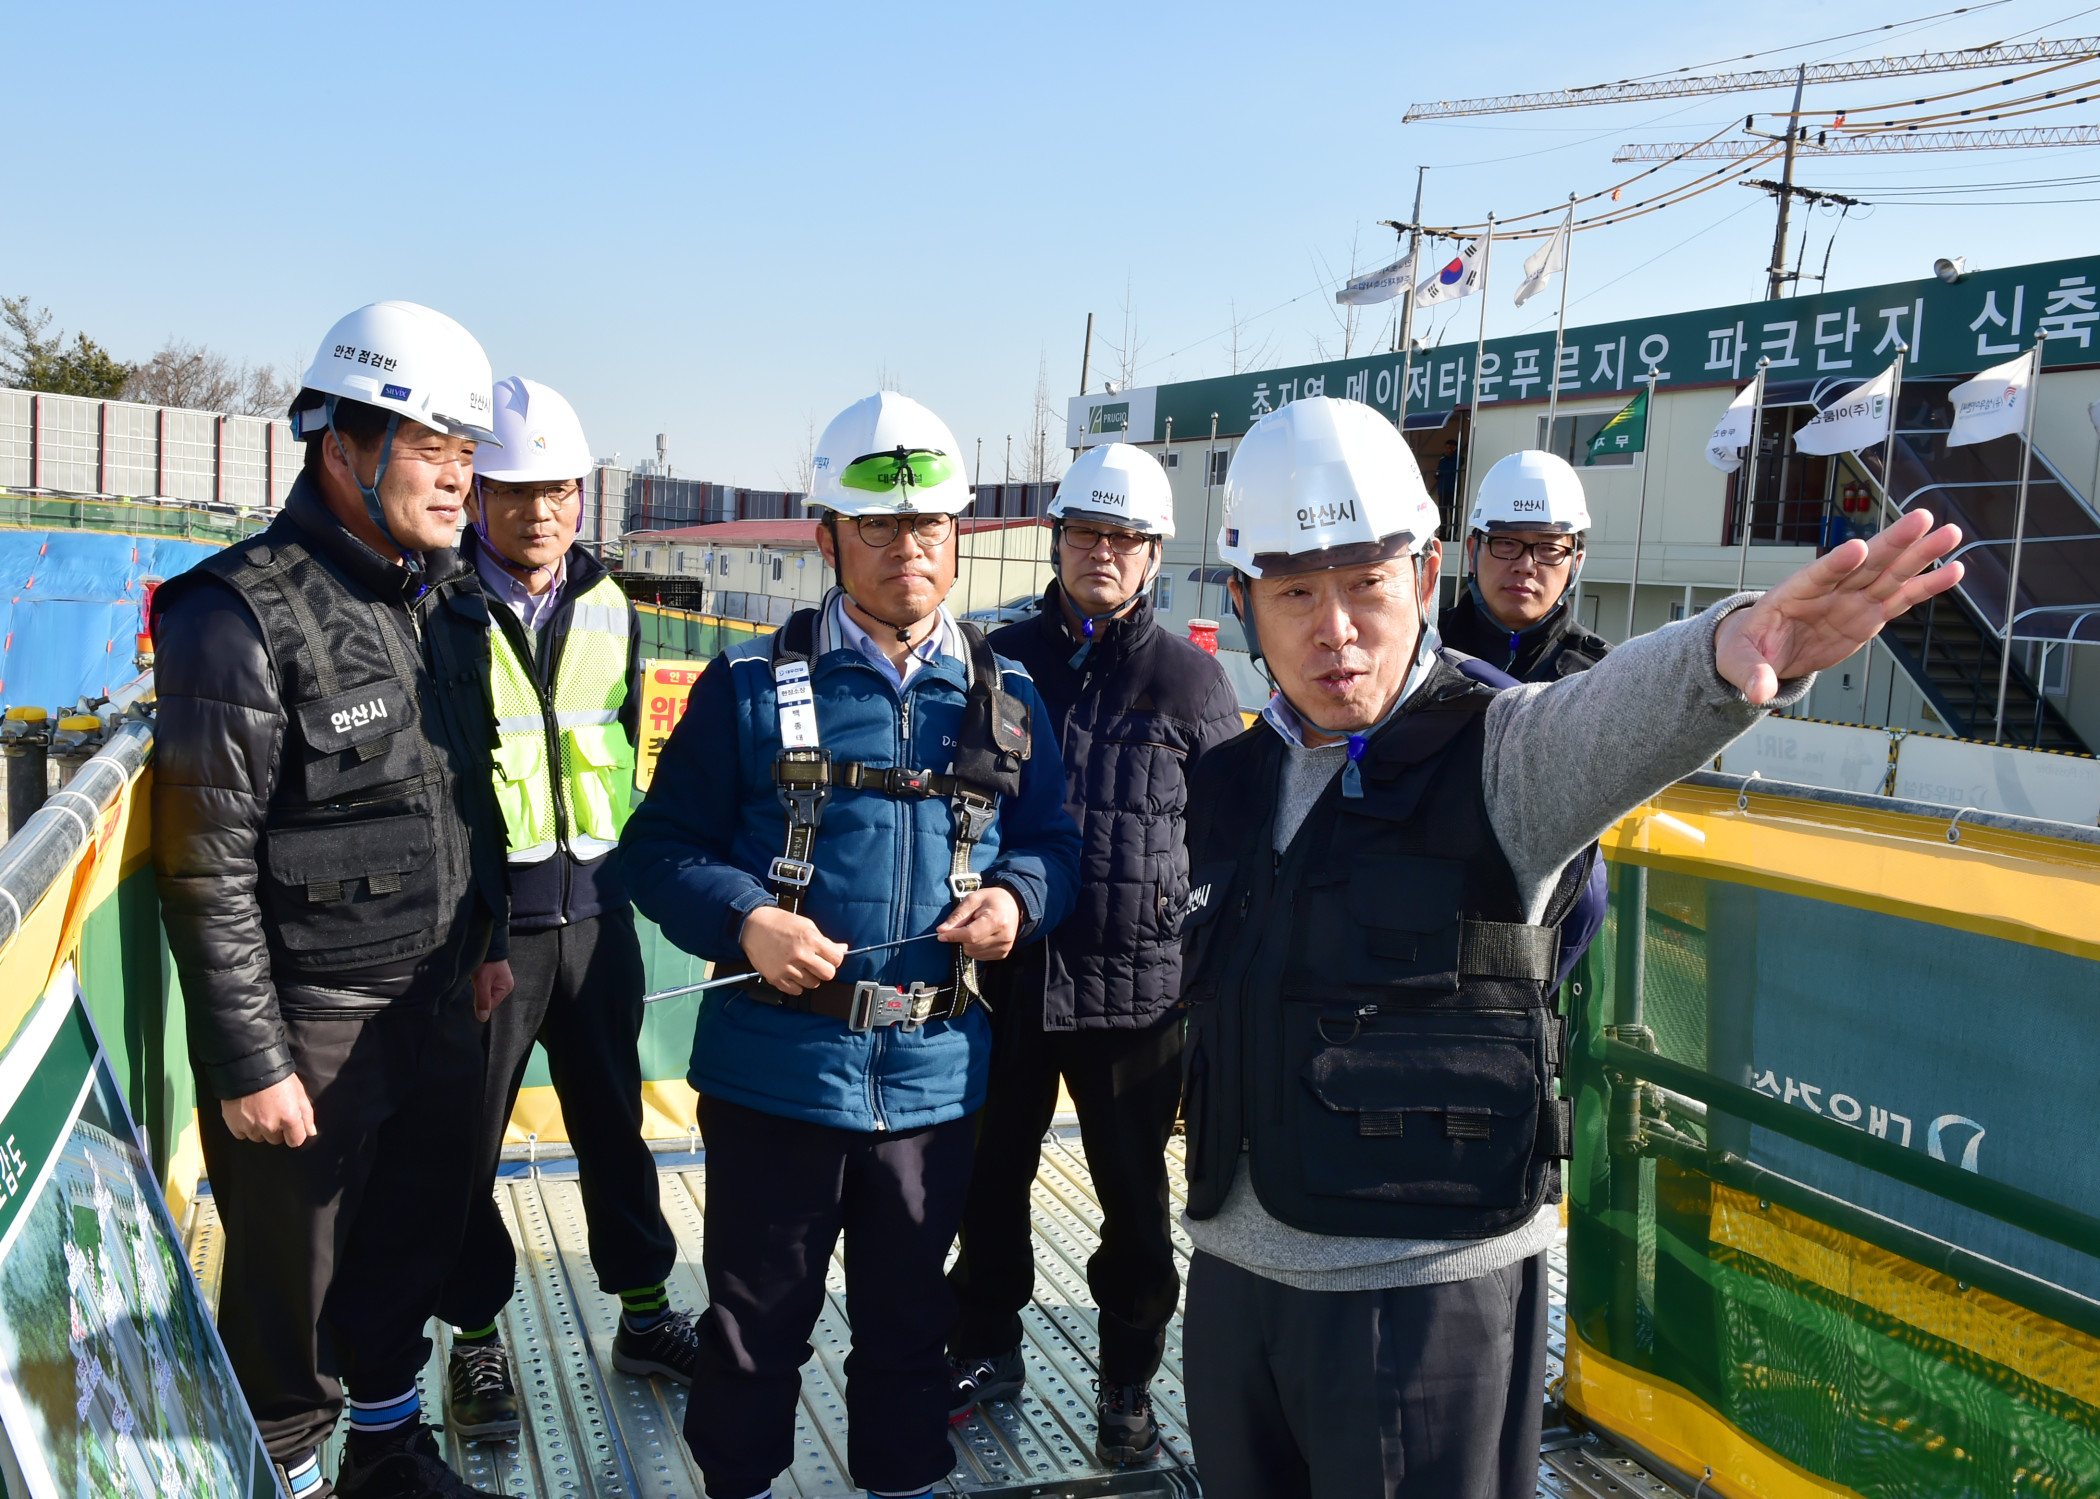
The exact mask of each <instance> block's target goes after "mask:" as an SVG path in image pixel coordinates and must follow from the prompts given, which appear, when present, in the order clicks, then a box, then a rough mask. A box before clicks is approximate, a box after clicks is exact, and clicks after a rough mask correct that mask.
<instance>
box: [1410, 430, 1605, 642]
mask: <svg viewBox="0 0 2100 1499" xmlns="http://www.w3.org/2000/svg"><path fill="white" fill-rule="evenodd" d="M1589 529H1590V506H1589V498H1588V496H1586V495H1585V494H1584V493H1583V490H1582V479H1581V477H1580V476H1579V475H1578V474H1577V473H1576V472H1575V470H1574V469H1573V468H1571V467H1570V466H1569V464H1568V462H1567V460H1566V459H1564V458H1560V457H1556V456H1555V455H1554V454H1552V453H1541V452H1539V451H1537V450H1536V449H1531V450H1527V451H1525V452H1521V453H1511V454H1510V455H1509V456H1508V457H1507V458H1504V459H1502V460H1500V461H1499V462H1497V463H1496V464H1495V466H1494V467H1493V468H1491V469H1489V470H1488V471H1487V473H1485V474H1484V475H1482V476H1481V480H1480V493H1479V495H1478V496H1477V497H1476V498H1475V499H1474V501H1473V513H1472V514H1471V515H1470V516H1469V517H1468V518H1467V520H1466V588H1465V592H1464V593H1463V594H1461V595H1460V596H1459V600H1458V603H1457V604H1456V605H1454V606H1453V607H1452V608H1449V609H1446V610H1444V611H1443V613H1441V614H1440V615H1438V616H1437V622H1436V627H1437V631H1438V633H1440V634H1441V635H1442V636H1443V637H1444V644H1445V645H1448V646H1450V647H1451V648H1452V649H1453V650H1456V651H1464V652H1465V653H1466V654H1467V655H1469V656H1477V657H1479V658H1480V659H1481V660H1483V661H1485V662H1487V663H1488V664H1489V665H1490V666H1494V667H1498V668H1500V669H1501V670H1503V671H1505V672H1507V673H1509V675H1511V676H1513V677H1515V678H1516V679H1517V680H1518V681H1520V682H1551V681H1556V680H1558V679H1559V678H1561V677H1566V676H1573V675H1574V674H1575V673H1576V672H1578V671H1588V670H1589V669H1590V668H1591V667H1592V666H1595V665H1596V664H1597V663H1598V662H1599V661H1602V660H1603V659H1604V653H1605V652H1606V651H1608V650H1610V649H1611V646H1610V645H1609V644H1608V643H1607V642H1606V641H1605V639H1604V637H1603V636H1601V635H1598V634H1595V633H1594V632H1592V631H1590V630H1586V629H1584V628H1583V626H1582V621H1581V620H1580V619H1578V618H1577V617H1576V614H1575V608H1576V604H1577V601H1578V590H1577V589H1576V586H1575V584H1576V580H1577V579H1579V578H1580V577H1581V575H1582V548H1583V541H1584V539H1585V536H1586V533H1587V532H1588V531H1589Z"/></svg>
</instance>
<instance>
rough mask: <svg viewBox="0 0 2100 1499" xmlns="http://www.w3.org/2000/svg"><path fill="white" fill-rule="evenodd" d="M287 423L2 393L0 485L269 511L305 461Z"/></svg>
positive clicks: (38, 394) (80, 398) (279, 501)
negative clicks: (244, 507)
mask: <svg viewBox="0 0 2100 1499" xmlns="http://www.w3.org/2000/svg"><path fill="white" fill-rule="evenodd" d="M303 456H304V455H303V454H302V453H301V451H300V449H299V445H298V444H297V443H296V442H294V441H293V440H292V427H291V423H290V422H286V421H278V420H274V419H272V418H268V417H259V416H225V415H222V414H220V413H218V412H215V411H184V410H180V409H178V408H176V407H172V406H139V405H134V404H132V403H131V402H128V401H95V400H90V399H87V398H86V397H83V396H57V395H47V394H44V393H41V392H38V391H29V390H0V488H4V489H14V490H39V491H43V492H46V493H51V494H73V495H124V496H130V497H135V498H148V497H150V498H157V499H170V500H189V501H193V502H196V503H200V504H216V505H233V506H247V507H249V508H251V509H263V508H269V507H273V506H277V505H281V504H283V503H284V498H285V496H286V495H287V494H289V493H291V488H292V481H293V480H294V479H296V478H297V477H298V475H299V465H300V462H301V460H302V458H303Z"/></svg>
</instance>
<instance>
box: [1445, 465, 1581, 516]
mask: <svg viewBox="0 0 2100 1499" xmlns="http://www.w3.org/2000/svg"><path fill="white" fill-rule="evenodd" d="M1589 528H1590V501H1589V496H1588V495H1586V494H1584V493H1583V492H1582V480H1581V478H1580V477H1579V476H1578V475H1577V474H1576V472H1575V470H1574V469H1572V468H1570V467H1569V466H1568V461H1567V460H1566V459H1565V458H1559V457H1556V456H1554V455H1553V454H1551V453H1542V452H1540V451H1539V450H1538V449H1536V448H1527V449H1526V450H1525V451H1523V452H1521V453H1512V454H1510V455H1509V456H1508V457H1507V458H1504V459H1502V460H1501V461H1500V462H1498V463H1497V464H1496V465H1495V466H1494V467H1493V468H1491V469H1489V470H1488V471H1487V473H1486V474H1485V475H1483V476H1482V477H1481V480H1480V493H1479V494H1477V495H1475V496H1474V497H1473V514H1472V515H1471V516H1470V517H1469V518H1468V519H1467V521H1466V529H1467V530H1468V531H1565V532H1571V533H1579V532H1583V531H1587V530H1588V529H1589Z"/></svg>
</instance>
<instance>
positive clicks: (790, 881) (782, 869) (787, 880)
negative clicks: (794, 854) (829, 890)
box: [766, 855, 817, 890]
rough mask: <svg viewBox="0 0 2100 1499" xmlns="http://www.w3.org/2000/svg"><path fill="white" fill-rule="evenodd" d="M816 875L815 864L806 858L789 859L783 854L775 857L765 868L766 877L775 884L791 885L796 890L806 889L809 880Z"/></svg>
mask: <svg viewBox="0 0 2100 1499" xmlns="http://www.w3.org/2000/svg"><path fill="white" fill-rule="evenodd" d="M816 877H817V866H816V865H814V864H812V863H810V862H809V860H807V859H790V858H788V857H786V856H785V855H782V856H781V857H779V858H777V859H775V860H774V861H773V862H772V863H771V864H770V865H768V866H767V868H766V878H767V879H769V880H771V881H773V883H774V884H776V885H791V886H793V887H794V888H795V889H797V890H807V889H808V888H809V882H810V881H811V880H813V879H815V878H816Z"/></svg>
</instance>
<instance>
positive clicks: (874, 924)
mask: <svg viewBox="0 0 2100 1499" xmlns="http://www.w3.org/2000/svg"><path fill="white" fill-rule="evenodd" d="M771 644H772V643H771V641H770V640H769V639H766V638H761V639H758V640H755V641H751V642H748V643H747V644H744V645H740V646H738V647H737V648H736V649H735V650H732V651H730V652H729V653H728V654H726V655H723V656H718V657H716V658H715V660H714V661H713V662H712V663H711V664H710V665H709V666H708V668H707V670H706V671H705V672H703V673H702V674H701V677H700V680H699V681H698V682H697V683H695V684H694V686H693V689H692V695H691V698H690V699H689V701H688V702H687V705H686V712H685V716H684V717H683V718H681V719H680V720H679V722H678V726H677V728H676V729H674V730H673V731H672V733H671V737H670V740H669V742H668V743H667V744H666V745H665V746H664V749H663V754H662V756H661V758H660V759H659V761H658V763H657V767H656V774H655V777H654V779H653V781H652V782H651V785H650V790H649V796H648V798H647V800H645V801H644V802H643V803H642V805H641V806H640V808H638V809H637V810H636V812H635V813H634V815H633V817H632V818H631V819H630V820H629V821H628V823H627V826H626V829H625V831H624V833H623V834H622V836H621V839H620V848H619V851H618V853H617V854H616V855H615V857H616V858H617V859H618V861H619V865H620V874H621V878H622V880H623V883H624V884H625V885H626V887H627V889H628V890H629V892H631V895H632V898H633V900H634V903H635V905H636V906H637V907H638V908H639V909H640V910H641V911H642V912H643V914H645V915H646V916H648V917H649V919H650V920H652V921H654V922H655V923H656V924H657V925H658V926H659V927H661V928H662V929H663V933H664V935H665V936H666V937H668V938H670V940H671V941H672V942H674V943H676V944H677V945H678V946H679V947H681V948H683V949H684V950H685V951H687V952H689V953H692V954H694V955H695V956H697V957H701V958H706V959H708V960H710V961H712V962H717V963H719V962H724V961H741V960H742V956H743V954H742V950H741V949H740V948H739V947H738V944H737V935H738V932H739V931H740V929H741V928H742V926H743V921H744V917H745V916H746V915H748V914H749V913H750V912H751V911H752V910H753V909H755V908H756V907H758V906H762V905H770V904H773V896H772V893H771V891H770V889H769V887H768V886H767V884H766V882H765V878H764V874H765V870H766V868H767V866H768V865H769V864H770V863H771V862H772V860H773V859H774V857H775V856H777V855H778V854H780V853H781V852H782V851H783V849H784V848H785V846H786V841H787V814H786V812H785V811H784V810H783V808H782V807H781V804H780V799H779V797H778V795H777V794H776V793H775V791H774V788H773V780H772V773H773V760H774V757H775V755H777V754H778V752H779V750H780V729H779V715H778V712H777V710H776V708H775V705H774V700H773V674H772V668H771V664H770V650H771ZM999 666H1000V669H1001V676H1002V682H1003V685H1004V687H1005V690H1006V691H1007V692H1009V693H1011V694H1012V695H1014V696H1015V697H1018V698H1020V699H1021V700H1023V701H1024V702H1025V703H1026V704H1027V705H1028V708H1029V712H1030V714H1031V716H1032V721H1033V723H1034V724H1035V725H1036V728H1035V732H1034V735H1033V738H1034V752H1033V754H1032V755H1031V757H1030V758H1029V759H1028V760H1026V761H1025V762H1023V766H1022V771H1021V789H1020V793H1019V795H1018V796H1015V797H1011V798H1007V799H1004V800H1002V802H1001V803H1000V807H999V815H998V818H997V819H996V821H995V822H994V824H993V826H992V830H991V831H990V832H989V833H988V834H987V835H986V836H985V837H984V838H983V839H982V840H981V841H980V842H979V843H978V844H977V846H976V849H975V852H974V855H973V858H972V861H971V862H972V864H973V866H974V867H975V868H976V869H977V870H978V871H979V872H980V873H981V874H983V876H984V877H985V881H986V883H987V884H997V885H1002V886H1004V887H1005V888H1006V889H1008V890H1009V891H1011V892H1012V893H1013V895H1014V898H1015V899H1016V900H1017V901H1018V902H1019V904H1020V907H1021V915H1022V929H1021V940H1022V941H1029V940H1033V939H1034V938H1036V937H1038V936H1040V935H1042V934H1044V933H1047V932H1048V931H1050V930H1051V929H1052V928H1053V927H1055V926H1056V925H1057V924H1058V923H1059V922H1060V921H1062V920H1063V919H1064V918H1065V915H1066V913H1067V912H1069V911H1070V910H1071V908H1072V901H1073V898H1074V894H1075V890H1076V887H1077V884H1078V878H1079V830H1078V828H1077V827H1076V826H1074V825H1073V822H1072V819H1071V817H1070V815H1069V814H1068V813H1067V812H1066V811H1065V772H1064V765H1063V763H1062V761H1061V759H1060V758H1059V756H1058V752H1057V736H1056V734H1055V733H1054V732H1052V731H1051V730H1050V729H1049V727H1048V715H1047V714H1046V712H1045V710H1044V708H1043V705H1042V701H1041V699H1040V698H1039V697H1038V696H1037V695H1036V691H1035V686H1034V684H1033V683H1032V682H1031V681H1030V680H1029V678H1028V675H1027V673H1026V672H1024V671H1022V670H1021V669H1020V668H1019V667H1017V666H1015V665H1014V664H1013V663H1012V662H1011V661H1007V660H1004V659H1003V658H1002V659H1001V660H1000V661H999ZM966 673H967V668H966V667H965V664H964V663H963V662H961V661H959V660H957V659H955V658H954V657H953V656H950V655H947V654H945V653H944V654H942V655H941V656H940V657H939V658H938V659H937V660H935V661H934V662H932V663H931V664H929V665H927V666H924V667H922V668H920V669H919V671H918V672H917V673H916V674H915V675H914V676H913V677H912V678H911V680H910V682H909V683H907V684H906V686H905V689H904V692H903V694H902V695H901V697H900V695H899V694H898V692H897V690H896V688H895V687H894V686H893V685H892V684H891V683H890V681H889V680H888V679H887V678H885V677H884V676H883V674H882V673H881V672H880V671H878V670H877V669H876V668H875V666H874V665H873V664H872V663H871V662H869V661H868V660H867V658H865V657H864V656H862V655H861V654H860V653H859V652H858V651H856V650H853V649H852V648H850V647H841V648H838V649H833V650H827V651H824V652H823V653H822V654H820V655H819V656H818V657H817V658H816V659H815V660H814V661H813V662H812V663H811V665H810V684H811V688H812V691H813V693H814V695H815V698H816V714H817V729H818V733H819V736H820V737H821V740H822V742H823V745H824V747H825V748H826V749H828V750H830V751H831V754H832V757H833V758H834V759H836V760H859V761H862V762H864V763H866V764H869V765H874V766H885V765H898V766H904V767H907V768H911V769H918V770H936V771H945V770H946V769H947V768H948V762H949V760H950V758H951V756H952V753H953V747H954V745H955V742H956V740H955V736H956V733H957V731H958V726H959V724H960V722H961V719H962V712H963V702H964V692H965V689H966V681H967V675H966ZM953 826H954V818H953V815H952V813H951V812H950V810H949V806H948V803H947V801H946V800H945V799H942V798H928V799H925V800H915V799H914V800H900V799H898V798H895V797H890V796H885V795H883V794H882V793H880V792H876V791H848V790H843V789H835V790H834V791H833V792H832V796H831V800H830V803H829V805H827V806H826V807H825V809H824V814H823V822H822V825H821V827H820V829H819V831H818V833H817V837H816V842H815V847H814V850H813V852H812V854H811V862H812V863H813V864H815V865H816V871H817V872H816V878H815V879H814V880H813V881H812V883H811V885H810V887H809V893H808V896H807V898H806V900H805V901H804V903H803V908H802V910H803V914H804V915H806V916H808V917H809V918H810V919H811V920H812V921H814V922H816V924H817V926H818V928H819V929H820V930H821V931H822V932H823V933H824V935H825V936H827V937H829V938H831V939H832V940H833V941H837V942H843V943H845V944H846V945H847V946H848V947H863V946H867V945H870V944H873V943H879V942H894V941H896V940H898V939H899V938H904V937H914V936H918V935H919V934H921V933H925V932H931V931H932V930H933V929H934V927H935V926H937V925H939V923H940V922H941V920H942V919H943V918H944V917H945V916H946V914H947V912H948V909H949V908H950V906H951V905H952V904H953V898H952V897H951V896H950V895H949V893H948V871H949V861H950V857H951V842H950V839H951V836H952V832H953ZM953 953H954V949H953V948H952V947H950V946H949V945H948V944H945V943H941V942H934V941H926V942H915V943H912V944H911V945H909V946H906V947H900V948H892V949H890V950H888V951H886V952H876V953H866V954H861V955H857V956H854V957H849V958H848V959H846V961H845V963H844V964H843V965H842V966H841V967H840V969H839V973H838V977H839V978H841V979H843V980H846V981H848V982H853V981H858V980H862V979H874V980H879V981H880V982H882V983H885V984H899V985H904V984H910V983H913V982H914V981H918V982H924V983H928V984H945V983H947V982H948V981H949V979H950V977H951V973H952V964H953ZM990 1059H991V1028H990V1027H989V1026H988V1025H987V1024H986V1023H985V1018H984V1016H983V1015H982V1014H981V1013H980V1012H979V1011H978V1010H977V1009H975V1008H972V1009H971V1010H970V1011H969V1012H968V1013H967V1014H965V1015H964V1016H963V1017H962V1018H961V1019H959V1020H954V1021H933V1022H931V1023H929V1024H927V1025H925V1026H923V1027H921V1028H919V1029H917V1030H905V1029H904V1028H902V1027H891V1028H888V1029H881V1030H871V1031H867V1032H863V1033H855V1032H854V1031H852V1030H851V1029H849V1028H848V1027H847V1026H846V1025H845V1023H844V1022H842V1021H837V1020H831V1019H827V1018H826V1017H824V1016H821V1015H811V1014H806V1013H803V1012H799V1011H793V1010H786V1009H782V1008H779V1007H776V1006H772V1005H766V1004H762V1003H760V1002H759V1001H757V1000H754V999H752V998H750V997H749V996H748V995H746V994H744V993H743V992H742V991H741V990H740V989H734V988H732V989H728V990H719V989H718V990H714V991H712V992H710V993H709V994H707V995H706V997H705V999H704V1000H703V1002H702V1004H701V1008H700V1018H699V1022H698V1024H697V1025H696V1026H695V1028H694V1034H693V1058H692V1064H691V1070H690V1071H689V1072H688V1073H687V1079H688V1081H690V1082H691V1083H692V1085H693V1086H694V1087H695V1088H697V1089H698V1090H699V1091H701V1092H702V1093H706V1094H709V1095H711V1096H713V1097H716V1098H724V1099H728V1100H729V1101H730V1102H732V1103H739V1104H743V1105H744V1106H746V1107H747V1108H753V1109H758V1110H761V1111H763V1112H765V1113H769V1114H778V1115H782V1116H784V1117H786V1118H790V1119H803V1120H808V1121H811V1122H813V1123H817V1124H824V1125H830V1126H832V1127H833V1128H838V1129H851V1130H862V1131H874V1130H902V1129H916V1128H919V1127H920V1126H923V1125H929V1124H940V1123H943V1122H945V1121H947V1120H950V1119H957V1118H960V1117H962V1116H963V1115H965V1114H969V1113H972V1112H974V1111H975V1110H976V1109H977V1108H978V1107H979V1106H980V1105H981V1104H982V1103H983V1102H984V1093H985V1084H986V1078H987V1074H988V1072H989V1068H990Z"/></svg>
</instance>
